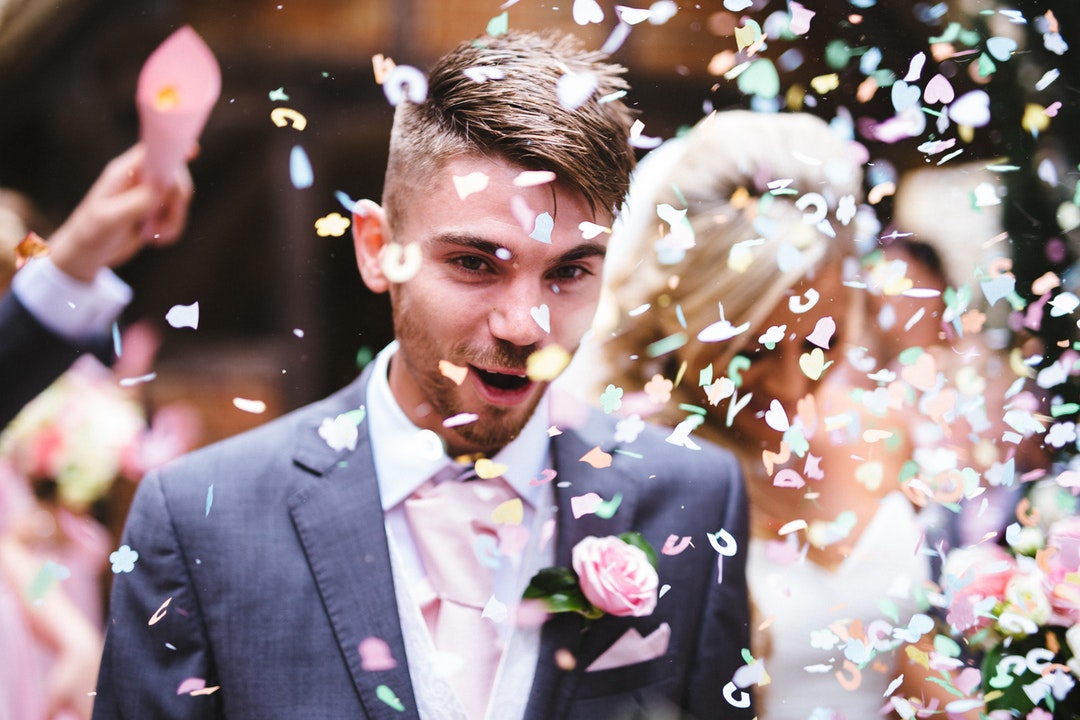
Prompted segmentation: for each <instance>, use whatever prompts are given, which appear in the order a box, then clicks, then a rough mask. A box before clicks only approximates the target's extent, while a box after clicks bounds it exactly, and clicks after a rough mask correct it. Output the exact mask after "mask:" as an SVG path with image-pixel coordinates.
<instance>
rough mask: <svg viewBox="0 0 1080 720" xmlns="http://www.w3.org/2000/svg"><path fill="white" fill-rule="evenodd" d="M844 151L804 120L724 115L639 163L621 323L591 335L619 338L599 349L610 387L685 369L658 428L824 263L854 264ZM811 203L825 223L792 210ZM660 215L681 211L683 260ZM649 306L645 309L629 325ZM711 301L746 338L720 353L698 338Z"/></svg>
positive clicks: (620, 244)
mask: <svg viewBox="0 0 1080 720" xmlns="http://www.w3.org/2000/svg"><path fill="white" fill-rule="evenodd" d="M851 151H852V147H851V145H850V144H848V143H846V142H845V141H844V140H842V139H840V138H838V137H837V136H836V135H835V134H834V133H833V132H832V131H831V130H830V129H829V127H828V125H826V123H825V122H824V121H822V120H820V119H819V118H816V117H814V116H811V115H806V114H787V113H784V114H762V113H755V112H749V111H728V112H721V113H716V114H712V115H709V116H707V117H706V118H704V119H703V120H701V121H700V122H699V123H698V124H697V125H696V126H695V127H694V128H693V129H692V130H691V131H689V133H687V134H686V135H685V136H683V137H680V138H676V139H674V140H671V141H668V143H666V144H665V145H664V146H661V148H660V149H659V150H657V151H653V152H654V153H658V157H657V158H653V157H651V156H647V157H646V158H645V160H643V161H642V164H641V165H640V166H639V168H638V171H637V172H636V173H635V176H634V180H633V183H632V186H631V189H630V196H629V200H628V209H627V211H626V212H625V213H624V215H623V216H622V217H621V218H620V224H619V225H617V226H616V229H615V234H614V236H613V238H612V242H611V250H610V251H609V264H608V267H607V268H606V274H607V293H608V297H607V298H606V299H605V303H606V304H607V307H606V308H602V310H604V309H606V310H607V312H608V314H609V319H608V321H609V323H610V322H612V320H613V321H614V323H615V327H613V328H612V327H608V328H604V327H602V326H599V327H598V328H597V330H598V331H597V336H598V337H601V338H603V337H611V336H612V335H613V337H611V339H610V340H608V341H607V342H606V343H605V344H604V346H603V348H602V353H603V356H604V362H605V364H606V365H607V367H606V370H607V371H608V375H607V378H606V382H612V383H615V384H617V385H620V386H621V387H624V388H625V389H626V390H627V391H628V392H630V391H635V390H641V388H642V387H643V386H644V385H645V383H646V382H648V380H649V379H650V378H651V377H652V376H653V375H655V374H656V373H660V374H662V375H664V376H665V377H667V378H668V379H670V380H674V379H675V378H676V375H677V373H678V372H679V370H680V368H682V367H683V366H684V364H685V379H684V380H683V382H682V383H679V384H677V385H676V387H675V389H674V391H673V394H672V401H671V402H670V403H667V404H666V405H665V409H664V411H663V412H666V413H668V414H667V415H664V416H663V418H662V419H664V420H667V421H669V422H675V421H678V420H679V419H681V417H680V416H678V415H672V414H671V413H672V412H673V411H674V409H675V408H677V407H678V404H679V403H689V404H693V405H699V406H700V405H701V404H702V402H703V400H704V399H705V394H704V391H703V390H702V389H701V388H700V387H697V378H698V373H699V372H700V371H701V370H702V369H704V368H706V367H707V366H708V365H710V364H712V365H713V367H714V374H715V376H716V377H720V376H723V375H726V373H727V369H728V364H729V362H730V360H731V359H732V358H733V357H734V356H735V355H736V354H737V353H738V352H740V351H741V350H742V349H743V348H744V347H745V346H746V344H747V343H753V342H756V339H757V338H758V337H759V336H760V335H761V333H762V332H763V331H764V329H765V328H764V327H763V325H764V321H765V320H766V318H767V317H768V316H769V314H770V313H771V312H772V310H773V308H774V307H775V306H776V305H777V303H778V302H779V301H780V300H782V299H783V297H784V296H785V295H786V294H787V293H789V292H790V291H791V290H792V289H793V288H794V287H795V286H796V285H797V284H798V283H799V282H801V281H802V280H804V279H812V278H813V277H814V274H815V273H816V272H817V271H818V269H819V268H821V267H822V266H823V265H824V264H825V263H826V262H828V261H832V260H842V258H844V257H854V256H855V255H856V247H855V223H854V221H853V220H851V218H850V217H848V221H849V222H846V223H845V222H843V221H841V220H839V219H838V217H837V215H838V213H837V208H838V204H839V203H840V200H841V198H844V197H845V196H850V197H849V198H848V199H847V200H845V204H846V205H847V207H849V208H850V209H851V211H852V212H853V211H854V208H855V203H856V202H857V200H858V198H859V197H860V196H861V185H862V175H861V171H860V170H859V167H858V164H857V162H856V161H855V160H854V159H853V158H852V156H851ZM809 193H817V194H818V195H820V197H821V198H823V199H824V200H825V203H826V205H827V216H826V218H825V221H824V222H823V223H813V222H810V220H809V219H808V215H812V214H813V211H814V210H815V209H816V207H817V205H818V204H820V203H817V204H815V205H814V206H810V205H804V204H802V203H800V198H804V197H806V196H807V195H808V194H809ZM807 199H811V198H807ZM813 199H815V200H817V198H813ZM664 205H669V206H670V210H668V209H664V211H663V212H662V214H663V215H664V216H665V217H667V219H668V220H671V219H672V217H673V216H672V215H671V214H670V213H673V212H681V211H685V223H686V224H688V226H689V228H691V229H692V246H691V247H685V245H686V244H687V243H686V242H685V241H684V242H683V246H684V247H683V249H682V250H681V251H680V250H678V249H674V250H673V249H672V246H677V245H678V243H677V242H674V243H673V242H672V238H673V237H674V236H677V235H678V234H679V232H678V231H677V229H676V227H675V226H674V225H672V224H670V223H669V222H668V221H667V220H662V219H661V218H660V216H659V215H658V208H662V206H664ZM800 205H803V207H802V209H800ZM675 217H676V218H677V216H675ZM675 224H676V225H677V224H679V221H678V220H677V219H676V221H675ZM669 228H670V232H669ZM682 232H683V234H684V235H685V234H686V231H685V228H684V229H683V230H682ZM680 252H682V255H681V256H680V255H679V253H680ZM645 304H649V305H650V307H649V309H648V310H647V311H644V312H641V313H636V312H635V313H633V314H634V315H635V316H634V317H631V316H630V315H631V311H633V310H635V308H641V307H642V306H644V305H645ZM718 304H721V305H722V307H723V311H722V312H723V314H724V316H723V319H725V320H727V321H729V322H730V323H731V324H732V325H734V326H741V325H743V324H744V323H749V328H748V329H747V330H746V331H745V332H743V333H741V334H739V335H738V336H736V337H734V338H732V339H729V340H726V341H723V342H720V343H716V342H708V343H706V342H700V341H698V340H697V337H696V336H697V334H698V333H699V332H700V331H701V330H702V329H703V328H705V327H706V326H708V325H710V324H712V323H715V322H717V321H719V320H721V319H722V318H721V316H720V312H721V311H720V307H719V305H718ZM598 322H603V316H601V319H600V320H599V321H598ZM679 333H683V334H685V335H686V342H685V344H683V345H682V346H681V347H679V348H677V349H676V350H674V351H672V352H668V353H663V354H659V355H658V356H657V357H655V358H653V357H650V355H649V353H648V348H649V346H650V344H652V343H656V342H658V341H661V340H663V339H665V338H669V337H672V336H675V335H677V334H679ZM705 429H706V428H703V430H705ZM707 434H714V433H707Z"/></svg>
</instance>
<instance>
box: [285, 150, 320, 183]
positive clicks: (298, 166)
mask: <svg viewBox="0 0 1080 720" xmlns="http://www.w3.org/2000/svg"><path fill="white" fill-rule="evenodd" d="M289 178H290V179H291V180H292V184H293V187H294V188H296V189H297V190H304V189H307V188H309V187H311V185H312V184H313V183H314V182H315V173H314V172H312V170H311V160H309V159H308V156H307V153H306V152H304V148H302V147H300V146H299V145H295V146H293V149H292V152H291V153H290V154H289Z"/></svg>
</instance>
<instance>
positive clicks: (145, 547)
mask: <svg viewBox="0 0 1080 720" xmlns="http://www.w3.org/2000/svg"><path fill="white" fill-rule="evenodd" d="M123 544H124V545H127V546H128V547H130V548H131V550H132V551H134V552H137V553H138V558H137V560H135V562H134V567H133V568H132V569H131V570H130V572H117V573H116V574H115V575H114V579H113V587H112V595H111V600H110V607H109V613H108V619H107V626H106V635H105V648H104V652H103V654H102V661H101V670H100V673H99V676H98V692H97V697H96V699H95V703H94V713H93V720H119V719H121V718H122V719H124V720H137V719H142V718H155V720H195V719H196V718H200V719H201V718H222V717H224V715H223V713H222V711H221V704H220V695H219V694H218V693H217V692H212V693H209V694H203V693H197V694H195V695H192V694H191V693H190V692H189V690H190V689H197V688H198V687H199V686H200V685H201V684H203V683H205V688H206V689H207V690H209V689H210V688H213V687H215V686H217V685H218V682H217V679H216V677H215V675H216V673H215V671H214V663H213V658H212V654H211V650H210V647H209V643H208V641H207V635H206V632H205V628H204V626H203V621H202V616H201V613H200V610H199V605H198V601H197V598H196V593H195V588H194V586H193V582H192V578H191V573H190V571H189V567H190V566H189V564H188V559H187V558H185V557H184V548H183V547H181V545H180V543H179V542H178V540H177V534H176V530H175V526H174V518H173V517H172V515H171V514H170V511H169V505H168V502H167V498H166V495H165V493H164V491H163V488H162V482H161V478H160V476H159V475H158V474H156V473H151V474H149V475H147V476H146V477H145V478H144V479H143V481H142V482H141V483H140V486H139V489H138V491H137V493H136V495H135V500H134V502H133V504H132V507H131V511H130V514H129V515H128V521H127V527H126V528H125V530H124V537H123ZM119 552H123V547H121V549H120V551H119ZM128 557H129V558H130V557H131V556H130V554H129V555H128ZM182 685H183V686H184V687H185V691H184V692H183V693H179V692H178V690H180V689H181V686H182Z"/></svg>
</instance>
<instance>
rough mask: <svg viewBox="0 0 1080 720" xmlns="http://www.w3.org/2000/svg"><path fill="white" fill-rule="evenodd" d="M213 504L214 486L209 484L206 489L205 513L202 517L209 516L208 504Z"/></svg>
mask: <svg viewBox="0 0 1080 720" xmlns="http://www.w3.org/2000/svg"><path fill="white" fill-rule="evenodd" d="M213 504H214V486H213V485H211V486H210V487H208V488H207V489H206V515H204V516H203V517H210V506H211V505H213Z"/></svg>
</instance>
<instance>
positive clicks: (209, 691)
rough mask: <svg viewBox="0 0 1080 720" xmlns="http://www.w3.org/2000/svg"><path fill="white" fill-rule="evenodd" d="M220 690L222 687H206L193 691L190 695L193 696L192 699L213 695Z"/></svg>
mask: <svg viewBox="0 0 1080 720" xmlns="http://www.w3.org/2000/svg"><path fill="white" fill-rule="evenodd" d="M220 689H221V686H220V685H212V686H210V687H204V688H202V689H200V690H192V691H191V692H190V693H189V695H191V697H199V696H200V695H213V694H214V693H216V692H217V691H218V690H220Z"/></svg>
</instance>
